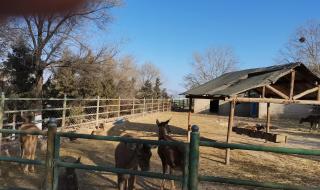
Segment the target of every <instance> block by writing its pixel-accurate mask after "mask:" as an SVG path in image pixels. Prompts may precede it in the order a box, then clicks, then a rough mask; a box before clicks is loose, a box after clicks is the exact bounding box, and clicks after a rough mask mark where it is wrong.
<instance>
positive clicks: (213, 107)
mask: <svg viewBox="0 0 320 190" xmlns="http://www.w3.org/2000/svg"><path fill="white" fill-rule="evenodd" d="M210 112H211V113H218V112H219V100H211V101H210Z"/></svg>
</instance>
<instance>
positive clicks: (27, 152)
mask: <svg viewBox="0 0 320 190" xmlns="http://www.w3.org/2000/svg"><path fill="white" fill-rule="evenodd" d="M24 119H25V122H24V123H23V124H22V125H21V127H20V129H19V130H20V131H27V132H33V131H40V129H39V128H38V127H37V126H36V125H35V124H33V123H31V121H32V116H27V117H25V118H24ZM37 141H38V136H37V135H28V134H21V135H20V147H21V158H24V159H30V160H34V158H35V154H36V149H37ZM29 171H30V172H34V165H30V167H29V164H25V166H24V168H23V172H24V173H29Z"/></svg>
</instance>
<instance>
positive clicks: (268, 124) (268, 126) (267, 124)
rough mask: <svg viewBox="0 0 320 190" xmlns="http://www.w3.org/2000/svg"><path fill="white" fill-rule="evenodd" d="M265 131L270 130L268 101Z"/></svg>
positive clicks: (268, 104)
mask: <svg viewBox="0 0 320 190" xmlns="http://www.w3.org/2000/svg"><path fill="white" fill-rule="evenodd" d="M266 132H267V133H269V132H270V103H267V123H266Z"/></svg>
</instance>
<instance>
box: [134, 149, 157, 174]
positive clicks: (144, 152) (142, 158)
mask: <svg viewBox="0 0 320 190" xmlns="http://www.w3.org/2000/svg"><path fill="white" fill-rule="evenodd" d="M156 147H157V146H155V145H150V144H143V145H142V147H141V148H140V149H139V151H138V161H139V167H140V168H141V170H142V171H149V170H150V158H151V156H152V152H151V149H153V148H156Z"/></svg>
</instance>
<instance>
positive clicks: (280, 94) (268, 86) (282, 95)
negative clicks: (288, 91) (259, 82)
mask: <svg viewBox="0 0 320 190" xmlns="http://www.w3.org/2000/svg"><path fill="white" fill-rule="evenodd" d="M266 87H267V88H268V89H269V90H271V91H272V92H274V93H276V94H277V95H279V96H280V97H282V98H284V99H289V97H288V96H287V95H285V94H284V93H282V92H280V91H279V90H277V89H275V88H273V87H272V86H270V85H266Z"/></svg>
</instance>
